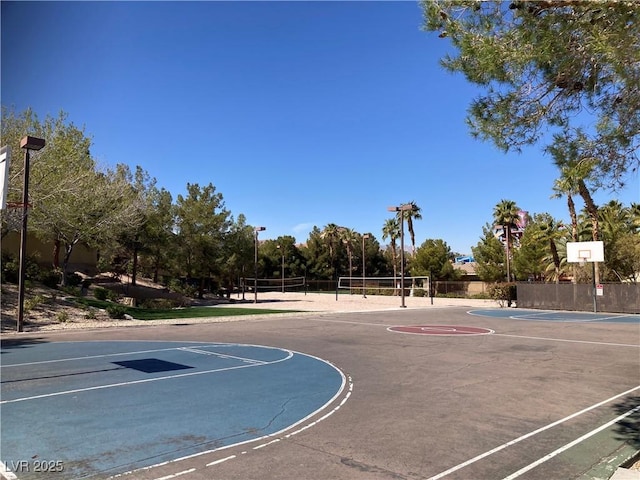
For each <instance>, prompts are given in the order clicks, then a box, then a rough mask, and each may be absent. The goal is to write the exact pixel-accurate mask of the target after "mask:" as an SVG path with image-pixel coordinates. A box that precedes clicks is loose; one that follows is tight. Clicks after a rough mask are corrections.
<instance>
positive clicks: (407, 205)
mask: <svg viewBox="0 0 640 480" xmlns="http://www.w3.org/2000/svg"><path fill="white" fill-rule="evenodd" d="M414 209H415V206H414V205H413V204H411V203H405V204H404V205H400V206H399V207H389V208H387V210H388V211H390V212H396V213H400V292H401V293H400V295H401V298H402V304H401V305H400V307H402V308H406V307H407V306H406V305H405V304H404V212H407V211H410V210H414Z"/></svg>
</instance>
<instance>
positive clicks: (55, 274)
mask: <svg viewBox="0 0 640 480" xmlns="http://www.w3.org/2000/svg"><path fill="white" fill-rule="evenodd" d="M61 278H62V275H61V273H60V272H59V271H57V270H45V271H43V272H41V273H40V282H41V283H42V284H43V285H44V286H45V287H49V288H58V285H60V279H61Z"/></svg>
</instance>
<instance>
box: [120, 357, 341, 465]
mask: <svg viewBox="0 0 640 480" xmlns="http://www.w3.org/2000/svg"><path fill="white" fill-rule="evenodd" d="M296 353H297V354H298V355H303V356H305V357H310V358H314V359H316V360H318V361H320V362H323V363H326V364H327V365H329V366H331V367H333V368H334V369H335V370H336V371H337V372H338V373H339V374H340V377H341V378H342V382H341V384H340V388H339V389H338V391H337V392H336V394H335V395H334V396H333V397H331V399H329V401H327V402H326V403H325V404H324V405H323V406H322V407H320V408H319V409H317V410H316V411H314V412H311V413H310V414H309V415H307V416H306V417H304V418H302V419H300V420H298V421H297V422H296V423H294V424H293V425H289V426H288V427H285V428H283V429H282V430H279V431H277V432H274V433H271V434H269V435H264V436H262V437H260V438H253V439H249V440H244V441H242V442H238V443H233V444H231V445H225V446H223V447H219V448H213V449H210V450H206V451H204V452H198V453H194V454H191V455H187V456H184V457H179V458H174V459H173V460H167V461H166V462H162V463H157V464H154V465H149V466H146V467H141V468H137V469H135V470H130V471H128V472H124V473H119V474H117V475H114V476H112V477H109V478H121V477H127V476H129V475H133V474H136V473H138V472H142V471H148V470H152V469H154V468H158V467H163V466H165V465H169V464H172V463H177V462H182V461H184V460H188V459H191V458H196V457H200V456H202V455H208V454H210V453H214V452H219V451H222V450H228V449H230V448H234V447H238V446H240V445H246V444H248V443H254V442H258V441H260V440H265V439H270V438H274V437H276V438H277V437H278V436H279V435H282V434H283V433H284V432H286V431H288V430H290V429H292V428H295V427H297V426H298V425H301V424H303V423H304V422H306V421H307V420H309V419H310V418H311V417H313V416H314V415H316V414H318V413H319V412H321V411H323V410H324V409H325V408H327V407H328V406H329V405H331V404H332V403H333V402H334V401H335V400H336V399H337V398H338V397H339V396H340V395H341V394H342V392H343V391H344V387H345V385H346V384H347V382H348V384H349V390H348V393H347V395H346V396H345V398H344V399H343V400H342V402H340V404H339V405H338V406H337V407H336V408H334V409H333V410H330V411H329V412H327V413H326V414H325V415H324V416H323V417H322V418H320V419H318V420H316V421H315V422H313V425H315V424H317V423H318V422H319V421H321V420H324V419H325V418H327V417H329V416H330V415H332V414H333V413H335V412H337V411H338V410H339V409H340V407H342V406H343V405H344V403H345V402H346V401H347V399H348V398H349V397H350V396H351V393H352V392H353V382H352V379H351V377H349V378H348V380H347V378H346V377H345V376H344V373H342V372H341V371H340V370H339V369H338V368H337V367H336V366H335V365H333V364H332V363H331V362H327V361H326V360H322V359H321V358H319V357H315V356H313V355H308V354H306V353H300V352H296ZM306 428H308V427H302V428H300V429H299V430H296V431H294V432H291V433H290V434H289V435H287V436H286V437H285V438H288V437H289V436H291V435H295V434H297V433H300V432H302V431H304V430H305V429H306ZM271 443H273V442H272V441H268V442H266V444H262V445H263V446H266V445H269V444H271ZM259 448H262V447H261V446H260V445H258V446H257V447H254V448H253V449H254V450H256V449H259ZM242 453H246V452H242ZM235 457H236V456H235V455H231V456H228V457H226V458H223V459H220V461H214V462H211V463H210V464H208V465H207V466H209V465H211V466H213V465H216V464H219V463H223V462H225V461H227V460H231V459H233V458H235Z"/></svg>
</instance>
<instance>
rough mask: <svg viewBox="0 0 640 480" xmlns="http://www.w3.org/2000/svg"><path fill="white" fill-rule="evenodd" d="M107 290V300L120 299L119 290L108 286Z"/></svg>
mask: <svg viewBox="0 0 640 480" xmlns="http://www.w3.org/2000/svg"><path fill="white" fill-rule="evenodd" d="M106 290H107V300H111V301H112V302H115V301H116V300H118V297H119V295H118V292H116V291H114V290H109V289H108V288H107V289H106Z"/></svg>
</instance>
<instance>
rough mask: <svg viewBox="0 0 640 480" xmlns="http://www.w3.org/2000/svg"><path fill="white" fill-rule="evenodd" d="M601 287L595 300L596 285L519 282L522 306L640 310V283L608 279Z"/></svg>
mask: <svg viewBox="0 0 640 480" xmlns="http://www.w3.org/2000/svg"><path fill="white" fill-rule="evenodd" d="M601 287H602V288H597V289H596V293H601V295H598V294H596V295H595V302H594V292H593V285H585V284H571V283H568V284H567V283H559V284H555V283H530V282H519V283H518V284H517V288H518V301H517V302H518V308H534V309H541V310H573V311H583V312H593V311H595V310H597V311H599V312H612V313H640V285H639V284H633V283H604V284H602V285H601Z"/></svg>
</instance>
